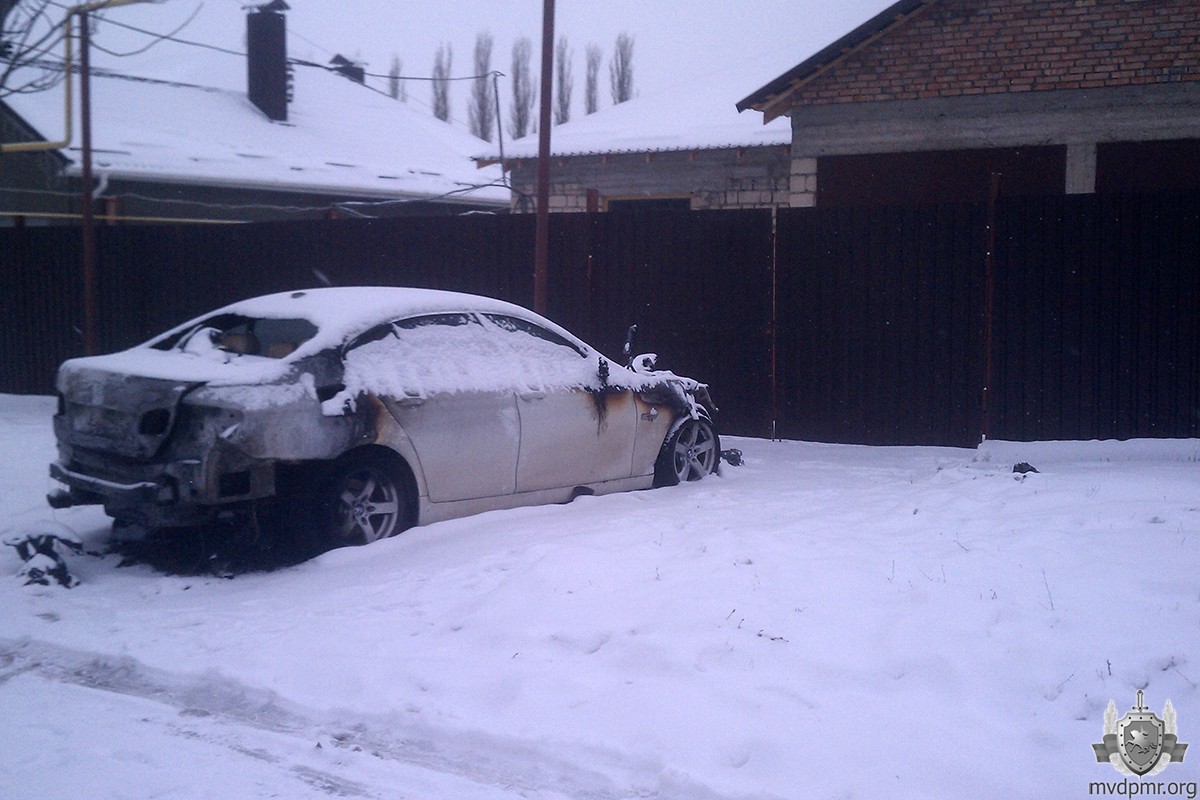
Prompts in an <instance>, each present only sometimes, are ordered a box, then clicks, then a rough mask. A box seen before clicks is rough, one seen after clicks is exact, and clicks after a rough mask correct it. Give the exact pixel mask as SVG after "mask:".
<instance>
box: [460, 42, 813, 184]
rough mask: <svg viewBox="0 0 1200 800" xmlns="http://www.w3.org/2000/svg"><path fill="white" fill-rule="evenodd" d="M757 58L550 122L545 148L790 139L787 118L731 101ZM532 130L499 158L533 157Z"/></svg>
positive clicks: (572, 150)
mask: <svg viewBox="0 0 1200 800" xmlns="http://www.w3.org/2000/svg"><path fill="white" fill-rule="evenodd" d="M760 63H761V62H759V61H753V62H751V63H749V64H742V65H740V66H738V67H736V68H732V69H727V70H722V71H717V72H713V73H711V74H709V75H706V76H700V77H695V78H689V80H688V81H687V82H686V83H684V84H680V85H678V86H676V87H674V88H672V89H669V90H663V91H659V92H656V93H653V94H650V95H644V96H641V97H636V98H634V99H632V100H629V101H626V102H624V103H622V104H620V105H617V106H612V107H609V108H605V109H602V110H600V111H598V112H596V113H595V114H590V115H588V116H584V117H580V118H577V119H572V120H571V121H570V122H566V123H564V124H562V125H558V126H556V127H555V128H554V129H553V131H552V132H551V136H550V150H551V153H552V154H553V155H556V156H573V155H589V154H600V153H646V152H666V151H672V150H706V149H718V148H730V147H760V146H768V145H783V144H788V143H790V142H791V126H790V123H789V121H788V120H786V119H780V120H774V121H772V122H770V123H768V124H766V125H764V124H763V122H762V116H761V115H759V114H741V113H739V112H738V110H737V108H736V106H735V104H736V102H737V100H738V99H739V98H740V97H742V96H743V95H744V94H745V91H746V87H747V86H755V85H758V84H760V83H761V82H762V78H763V76H764V75H767V74H771V73H770V70H769V69H768V70H767V72H764V71H763V67H761V66H760ZM537 152H538V137H537V135H536V134H534V135H531V136H525V137H523V138H521V139H518V140H516V141H514V142H507V143H505V147H504V157H505V158H506V159H512V158H535V157H536V156H537ZM499 156H500V153H499V149H498V148H497V147H496V146H494V145H493V146H490V147H485V148H480V150H479V152H478V157H479V158H480V159H481V160H484V161H490V160H495V159H497V158H499Z"/></svg>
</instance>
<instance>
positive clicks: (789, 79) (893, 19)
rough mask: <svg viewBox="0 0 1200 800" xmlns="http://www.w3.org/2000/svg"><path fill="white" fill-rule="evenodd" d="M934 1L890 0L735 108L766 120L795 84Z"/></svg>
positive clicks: (776, 111) (780, 108)
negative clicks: (896, 0)
mask: <svg viewBox="0 0 1200 800" xmlns="http://www.w3.org/2000/svg"><path fill="white" fill-rule="evenodd" d="M935 2H937V0H899V2H897V3H893V4H892V5H890V6H888V7H887V8H885V9H884V10H883V11H881V12H879V13H878V14H876V15H875V16H874V17H872V18H871V19H869V20H867V21H866V22H864V23H863V24H862V25H859V26H858V27H857V28H855V29H854V30H852V31H850V32H849V33H847V34H846V35H845V36H843V37H841V38H840V39H838V40H837V41H835V42H833V43H832V44H830V45H829V46H827V47H825V48H824V49H822V50H820V51H818V52H816V53H814V54H813V55H811V56H810V57H808V58H806V59H805V60H804V61H801V62H800V63H799V64H797V65H796V66H794V67H792V68H791V69H789V70H788V71H787V72H785V73H783V74H782V75H780V76H779V77H777V78H775V79H774V80H772V81H770V82H769V83H767V84H765V85H764V86H762V87H760V88H759V89H757V90H755V91H754V92H752V93H750V94H749V95H747V96H746V97H744V98H742V99H741V100H740V101H739V102H738V104H737V110H738V111H745V110H747V109H750V108H753V109H756V110H758V111H762V112H763V121H764V122H768V123H769V122H770V121H771V120H773V119H775V118H776V117H778V116H780V115H781V114H782V113H783V112H784V111H785V110H786V108H785V107H784V106H785V102H784V101H785V100H786V98H787V97H788V96H790V95H791V93H792V92H794V91H795V90H796V89H797V88H799V87H800V86H802V85H803V84H804V83H806V82H807V81H809V80H811V79H813V78H815V77H817V76H818V75H820V74H821V73H822V72H824V71H825V70H826V69H827V68H829V67H830V66H832V65H833V64H834V63H836V62H837V61H839V60H840V59H842V58H843V57H844V56H846V55H848V54H850V53H852V52H854V51H856V50H858V49H860V48H862V47H865V46H866V45H868V44H870V43H871V42H873V41H875V39H876V38H878V37H879V36H880V35H882V34H883V33H885V32H886V31H887V30H889V29H890V28H892V27H893V26H894V25H896V24H898V23H901V22H904V21H905V20H907V19H909V18H910V17H912V16H913V15H915V14H919V13H920V12H921V11H923V10H924V9H925V8H926V7H927V6H930V5H932V4H933V3H935Z"/></svg>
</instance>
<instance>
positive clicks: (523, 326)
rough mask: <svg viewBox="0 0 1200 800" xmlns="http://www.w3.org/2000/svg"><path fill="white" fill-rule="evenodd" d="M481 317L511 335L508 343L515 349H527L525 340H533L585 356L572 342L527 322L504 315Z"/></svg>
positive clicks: (527, 342) (527, 344) (575, 354)
mask: <svg viewBox="0 0 1200 800" xmlns="http://www.w3.org/2000/svg"><path fill="white" fill-rule="evenodd" d="M483 316H484V317H485V318H487V320H488V321H489V322H491V323H492V324H493V325H495V326H496V327H497V328H499V329H500V330H502V331H504V332H505V333H511V334H513V336H512V337H510V338H509V343H510V344H512V345H514V346H516V347H529V346H531V343H530V342H529V341H527V339H535V340H538V341H539V342H549V343H550V344H553V345H557V346H559V347H561V348H563V349H564V350H565V351H567V352H569V353H570V354H571V355H573V356H576V357H579V356H586V354H585V353H584V352H583V351H582V350H580V349H579V348H578V347H576V346H575V344H574V343H573V342H571V341H569V340H567V339H564V338H563V337H562V336H559V335H558V334H557V333H555V332H554V331H550V330H546V329H545V328H543V327H542V326H541V325H538V324H536V323H533V322H530V321H529V320H525V319H521V318H519V317H510V316H507V315H505V314H484V315H483ZM538 349H541V350H542V351H543V352H553V351H547V350H545V349H543V348H538Z"/></svg>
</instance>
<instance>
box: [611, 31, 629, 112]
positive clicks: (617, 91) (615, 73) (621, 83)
mask: <svg viewBox="0 0 1200 800" xmlns="http://www.w3.org/2000/svg"><path fill="white" fill-rule="evenodd" d="M608 79H609V83H610V84H611V88H612V99H613V105H619V104H621V103H624V102H625V101H626V100H629V99H631V98H632V97H633V37H632V36H630V35H629V34H628V33H624V32H622V33H621V34H620V35H619V36H617V43H616V45H615V46H614V47H613V57H612V61H610V62H608Z"/></svg>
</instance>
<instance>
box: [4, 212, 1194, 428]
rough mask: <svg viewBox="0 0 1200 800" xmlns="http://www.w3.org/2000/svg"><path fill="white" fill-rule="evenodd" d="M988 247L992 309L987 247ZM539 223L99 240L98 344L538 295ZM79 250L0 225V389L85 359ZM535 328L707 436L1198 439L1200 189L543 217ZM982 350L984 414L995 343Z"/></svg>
mask: <svg viewBox="0 0 1200 800" xmlns="http://www.w3.org/2000/svg"><path fill="white" fill-rule="evenodd" d="M989 220H991V221H992V222H993V224H994V226H995V232H996V252H995V257H994V259H993V264H992V270H991V276H992V277H991V286H992V288H993V297H994V300H993V303H992V306H991V314H990V315H989V314H988V313H987V312H988V308H987V303H986V298H987V297H988V291H987V288H988V285H989V278H988V275H989V272H988V270H987V259H986V250H987V230H988V223H989ZM533 224H534V220H533V218H532V217H531V216H490V215H478V216H467V217H457V218H440V217H439V218H398V219H389V220H341V221H332V222H294V223H269V224H254V225H239V226H227V227H192V226H172V227H165V226H164V227H138V228H132V227H114V228H101V229H100V231H99V233H100V237H99V246H100V247H99V249H100V254H101V257H100V265H99V274H100V277H101V285H100V294H101V302H100V307H101V308H100V322H101V329H100V334H101V336H100V338H101V344H102V347H103V349H105V350H114V349H119V348H123V347H128V346H130V345H132V344H135V343H137V342H138V341H142V340H144V339H146V338H148V337H150V336H151V335H153V334H154V333H157V332H159V331H161V330H163V329H165V328H167V327H168V326H170V325H173V324H176V323H178V322H180V321H182V320H184V319H187V318H189V317H192V316H195V315H197V314H200V313H203V312H204V311H206V310H208V309H210V308H213V307H215V306H218V305H221V304H224V303H226V302H230V301H232V300H235V299H238V298H242V297H246V296H251V295H255V294H262V293H266V292H271V291H279V290H284V289H291V288H304V287H311V286H319V285H322V284H323V283H326V282H328V283H332V284H334V285H407V286H426V287H436V288H446V289H457V290H462V291H469V292H476V293H480V294H486V295H491V296H495V297H501V298H504V299H508V300H512V301H514V302H517V303H521V304H523V305H529V304H530V302H531V300H532V265H531V260H530V254H531V253H532V251H533V235H534V230H533ZM78 253H79V236H78V231H76V230H74V229H72V228H41V229H38V228H29V229H23V230H13V229H8V230H0V311H3V313H4V316H5V324H4V325H3V326H2V327H0V391H4V392H18V393H46V392H50V391H52V378H53V374H54V370H55V368H56V366H57V365H58V363H59V362H60V361H62V360H63V359H65V358H68V357H71V356H75V355H79V354H80V353H81V351H82V345H81V342H82V335H81V333H80V329H81V327H82V312H81V305H82V304H81V296H80V295H81V289H80V283H81V282H80V279H79V266H78V265H79V256H78ZM549 296H550V298H551V299H550V310H549V316H550V317H552V318H553V319H555V320H557V321H558V322H560V323H562V324H563V325H565V326H566V327H568V328H570V329H571V330H573V331H575V332H577V333H578V334H579V335H580V336H582V337H583V338H585V339H587V340H588V341H590V342H592V343H593V344H595V345H596V346H597V347H599V348H600V349H601V350H602V351H604V352H607V353H609V354H610V355H611V356H613V357H620V347H621V344H622V342H623V341H624V336H625V330H626V328H627V326H628V325H629V324H630V323H637V324H638V325H639V328H640V333H639V337H638V345H637V349H638V350H639V351H644V350H649V351H653V352H657V353H658V354H659V356H660V362H659V363H660V365H661V366H663V367H665V368H670V369H674V370H675V371H677V372H679V373H681V374H690V375H694V376H696V377H699V378H701V379H703V380H706V381H708V382H709V383H710V384H711V385H712V387H713V393H714V396H715V398H716V400H717V403H718V404H719V405H720V406H721V409H722V420H721V421H722V428H723V430H725V431H726V432H729V433H740V434H747V435H754V436H766V435H770V434H771V433H772V431H776V432H777V433H778V435H779V436H781V437H783V438H796V439H811V440H818V441H835V442H856V443H872V444H915V443H920V444H953V445H973V444H975V443H977V442H978V441H979V438H980V435H981V434H982V432H983V431H984V430H985V429H986V430H987V432H988V435H990V436H992V437H993V438H1007V439H1018V440H1022V439H1054V438H1108V437H1115V438H1128V437H1133V436H1159V437H1164V436H1170V437H1195V436H1200V342H1198V339H1200V329H1198V322H1197V321H1198V320H1200V196H1196V195H1178V196H1160V197H1137V198H1101V197H1092V196H1088V197H1057V198H1034V199H1016V200H1003V201H1001V202H1000V203H999V205H998V206H997V208H996V209H995V211H994V214H989V211H988V209H987V207H986V206H980V205H957V206H944V207H936V208H916V209H898V208H873V209H788V210H784V211H781V212H779V213H778V215H777V216H776V217H775V218H774V219H773V218H772V216H771V214H770V213H769V212H767V211H724V212H717V211H706V212H695V213H692V212H686V211H684V212H679V211H671V210H663V211H657V212H652V213H646V214H571V215H555V216H554V217H553V218H552V231H551V270H550V275H549ZM989 321H990V331H991V337H990V341H991V342H992V348H991V380H990V387H991V391H990V393H989V402H988V407H987V409H986V413H985V409H984V407H983V404H982V402H981V398H982V395H983V387H984V384H985V382H986V380H987V377H988V376H987V370H986V366H985V365H986V364H987V361H988V359H987V358H986V354H985V350H986V347H985V342H986V341H988V340H989V339H988V337H987V335H986V334H987V329H988V322H989Z"/></svg>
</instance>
